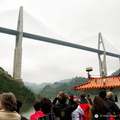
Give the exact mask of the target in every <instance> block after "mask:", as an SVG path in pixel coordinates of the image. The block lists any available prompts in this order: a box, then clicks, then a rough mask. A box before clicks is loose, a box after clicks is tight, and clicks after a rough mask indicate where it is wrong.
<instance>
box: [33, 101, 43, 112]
mask: <svg viewBox="0 0 120 120" xmlns="http://www.w3.org/2000/svg"><path fill="white" fill-rule="evenodd" d="M33 106H34V109H35V111H38V110H40V107H41V104H40V101H36V102H35V103H34V104H33Z"/></svg>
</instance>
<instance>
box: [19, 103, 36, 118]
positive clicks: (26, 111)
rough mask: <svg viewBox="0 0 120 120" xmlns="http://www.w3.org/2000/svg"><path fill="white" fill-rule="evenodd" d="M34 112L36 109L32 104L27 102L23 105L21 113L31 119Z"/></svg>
mask: <svg viewBox="0 0 120 120" xmlns="http://www.w3.org/2000/svg"><path fill="white" fill-rule="evenodd" d="M33 113H35V110H34V108H33V105H32V104H25V105H23V106H22V109H21V115H22V116H24V117H26V118H27V119H29V118H30V115H32V114H33Z"/></svg>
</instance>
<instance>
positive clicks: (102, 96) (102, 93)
mask: <svg viewBox="0 0 120 120" xmlns="http://www.w3.org/2000/svg"><path fill="white" fill-rule="evenodd" d="M99 96H100V97H101V98H102V99H104V98H106V91H105V90H101V91H100V92H99Z"/></svg>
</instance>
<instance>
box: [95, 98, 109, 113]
mask: <svg viewBox="0 0 120 120" xmlns="http://www.w3.org/2000/svg"><path fill="white" fill-rule="evenodd" d="M93 102H94V107H93V108H94V109H93V112H100V113H103V114H104V113H106V112H108V111H110V110H109V108H108V106H107V104H106V102H105V101H104V100H103V99H102V98H101V97H99V96H95V97H94V100H93Z"/></svg>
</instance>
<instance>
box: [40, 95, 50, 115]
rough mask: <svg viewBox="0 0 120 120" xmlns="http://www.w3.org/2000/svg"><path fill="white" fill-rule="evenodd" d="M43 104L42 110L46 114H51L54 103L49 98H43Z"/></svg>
mask: <svg viewBox="0 0 120 120" xmlns="http://www.w3.org/2000/svg"><path fill="white" fill-rule="evenodd" d="M40 103H41V110H42V112H43V113H44V114H49V113H50V112H51V109H52V102H51V100H50V99H49V98H45V97H44V98H42V100H41V101H40Z"/></svg>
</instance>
